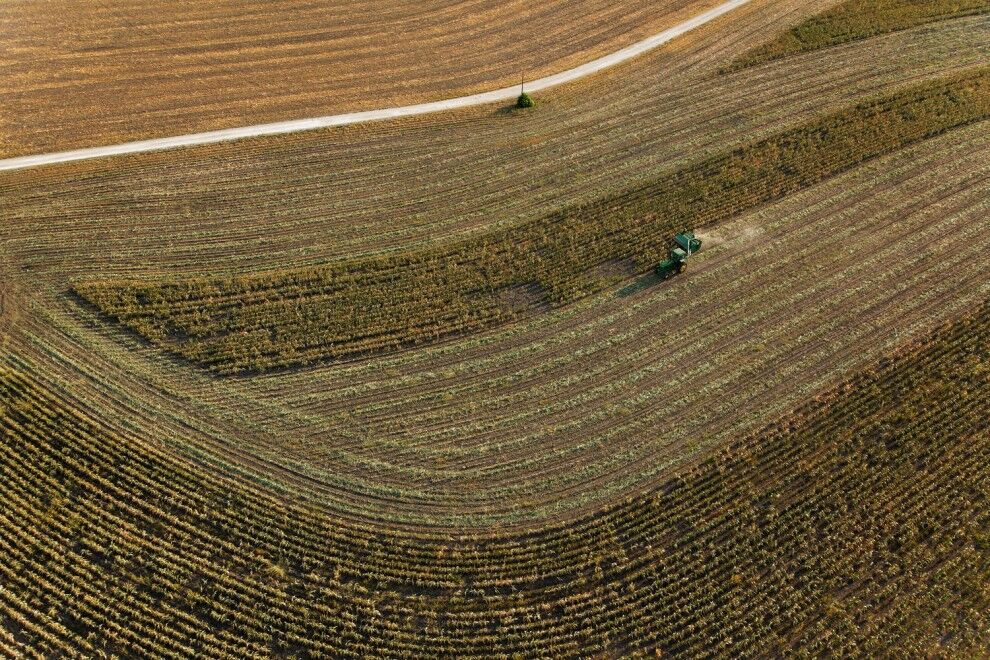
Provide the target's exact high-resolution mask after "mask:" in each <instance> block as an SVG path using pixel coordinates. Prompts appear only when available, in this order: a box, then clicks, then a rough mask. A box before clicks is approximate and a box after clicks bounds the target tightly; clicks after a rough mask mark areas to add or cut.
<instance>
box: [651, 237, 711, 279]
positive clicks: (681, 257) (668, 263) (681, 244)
mask: <svg viewBox="0 0 990 660" xmlns="http://www.w3.org/2000/svg"><path fill="white" fill-rule="evenodd" d="M674 242H675V243H677V247H673V248H671V249H670V256H669V257H667V258H666V259H664V260H663V261H661V262H660V263H659V264H657V275H659V276H660V279H663V280H665V279H667V278H668V277H671V276H672V275H677V274H678V273H683V272H684V267H685V266H686V265H687V260H688V258H689V257H690V256H691V255H692V254H694V253H695V252H697V251H698V250H700V249H701V239H700V238H695V236H694V232H690V231H686V232H682V233H680V234H678V235H677V236H674Z"/></svg>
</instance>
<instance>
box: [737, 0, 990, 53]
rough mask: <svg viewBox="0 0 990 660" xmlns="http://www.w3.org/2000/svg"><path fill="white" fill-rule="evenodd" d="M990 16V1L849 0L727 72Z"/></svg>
mask: <svg viewBox="0 0 990 660" xmlns="http://www.w3.org/2000/svg"><path fill="white" fill-rule="evenodd" d="M988 12H990V0H847V1H846V2H844V3H842V4H840V5H839V6H837V7H835V8H833V9H830V10H828V11H826V12H823V13H821V14H818V15H817V16H813V17H811V18H809V19H808V20H806V21H804V22H803V23H801V24H800V25H797V26H795V27H793V28H791V29H790V30H788V31H787V32H785V33H784V34H782V35H780V36H779V37H777V38H776V39H774V40H772V41H770V42H768V43H766V44H763V45H762V46H757V47H756V48H753V49H752V50H750V51H748V52H746V53H744V54H743V55H741V56H740V57H738V58H737V59H736V60H734V61H733V62H732V64H730V65H729V66H728V67H727V68H726V69H725V70H726V71H737V70H739V69H743V68H745V67H748V66H754V65H756V64H762V63H764V62H770V61H773V60H779V59H782V58H785V57H787V56H789V55H796V54H798V53H807V52H810V51H814V50H819V49H822V48H828V47H829V46H836V45H838V44H844V43H848V42H850V41H858V40H860V39H867V38H869V37H875V36H878V35H881V34H887V33H889V32H896V31H898V30H907V29H909V28H913V27H917V26H919V25H925V24H926V23H934V22H936V21H943V20H946V19H950V18H961V17H963V16H972V15H975V14H985V13H988Z"/></svg>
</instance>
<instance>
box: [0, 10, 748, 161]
mask: <svg viewBox="0 0 990 660" xmlns="http://www.w3.org/2000/svg"><path fill="white" fill-rule="evenodd" d="M748 2H750V0H728V1H727V2H723V3H722V4H720V5H718V6H717V7H714V8H712V9H709V10H708V11H706V12H703V13H701V14H698V15H697V16H695V17H694V18H691V19H689V20H686V21H684V22H683V23H680V24H678V25H675V26H674V27H672V28H670V29H668V30H664V31H663V32H660V33H659V34H655V35H653V36H652V37H649V38H648V39H644V40H643V41H640V42H638V43H635V44H633V45H631V46H628V47H626V48H623V49H622V50H618V51H616V52H614V53H612V54H610V55H606V56H604V57H600V58H598V59H596V60H592V61H590V62H587V63H585V64H582V65H581V66H578V67H574V68H573V69H568V70H567V71H562V72H561V73H557V74H554V75H552V76H546V77H544V78H540V79H538V80H533V81H531V82H528V83H526V88H527V90H528V91H531V92H538V91H540V90H544V89H548V88H550V87H556V86H557V85H563V84H565V83H569V82H572V81H574V80H578V79H580V78H584V77H586V76H590V75H592V74H594V73H598V72H599V71H602V70H604V69H607V68H609V67H612V66H615V65H616V64H621V63H622V62H625V61H627V60H631V59H633V58H634V57H638V56H639V55H642V54H643V53H646V52H649V51H651V50H653V49H655V48H658V47H659V46H662V45H663V44H666V43H668V42H669V41H672V40H673V39H676V38H677V37H679V36H681V35H683V34H686V33H688V32H690V31H691V30H694V29H695V28H698V27H701V26H702V25H705V24H706V23H709V22H711V21H713V20H715V19H716V18H718V17H720V16H722V15H723V14H727V13H729V12H730V11H732V10H734V9H737V8H738V7H741V6H743V5H745V4H746V3H748ZM518 90H519V88H518V87H516V86H515V85H513V86H512V87H503V88H502V89H498V90H495V91H491V92H483V93H480V94H471V95H469V96H460V97H457V98H452V99H445V100H442V101H432V102H430V103H419V104H416V105H406V106H400V107H395V108H383V109H380V110H367V111H364V112H350V113H345V114H339V115H328V116H325V117H311V118H308V119H296V120H292V121H282V122H274V123H269V124H257V125H254V126H242V127H240V128H227V129H223V130H219V131H208V132H205V133H191V134H189V135H177V136H174V137H167V138H155V139H152V140H139V141H136V142H125V143H123V144H115V145H108V146H104V147H91V148H87V149H75V150H72V151H62V152H56V153H49V154H37V155H34V156H20V157H17V158H7V159H4V160H0V171H3V170H20V169H25V168H28V167H36V166H39V165H53V164H56V163H68V162H72V161H77V160H89V159H93V158H105V157H109V156H122V155H125V154H134V153H143V152H148V151H163V150H166V149H175V148H178V147H189V146H194V145H202V144H214V143H217V142H228V141H231V140H240V139H243V138H249V137H261V136H267V135H284V134H287V133H298V132H300V131H311V130H316V129H320V128H332V127H335V126H346V125H349V124H359V123H363V122H369V121H381V120H386V119H397V118H400V117H412V116H416V115H425V114H430V113H434V112H441V111H444V110H458V109H461V108H469V107H473V106H479V105H487V104H490V103H499V102H502V101H507V100H510V99H514V98H515V97H516V95H517V93H518Z"/></svg>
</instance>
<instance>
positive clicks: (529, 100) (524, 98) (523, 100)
mask: <svg viewBox="0 0 990 660" xmlns="http://www.w3.org/2000/svg"><path fill="white" fill-rule="evenodd" d="M535 105H536V101H534V100H533V97H532V96H530V95H529V94H527V93H526V92H523V93H522V94H520V95H519V98H518V99H516V107H517V108H532V107H533V106H535Z"/></svg>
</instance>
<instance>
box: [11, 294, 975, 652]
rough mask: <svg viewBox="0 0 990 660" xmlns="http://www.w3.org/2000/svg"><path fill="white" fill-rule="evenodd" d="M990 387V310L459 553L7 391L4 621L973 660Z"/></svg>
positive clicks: (591, 648)
mask: <svg viewBox="0 0 990 660" xmlns="http://www.w3.org/2000/svg"><path fill="white" fill-rule="evenodd" d="M988 363H990V305H983V306H981V308H980V309H979V310H978V311H977V312H976V313H975V314H973V315H971V316H970V317H968V318H966V319H964V320H963V321H961V322H958V323H956V324H953V325H951V326H949V327H947V328H945V329H944V330H942V331H941V332H940V333H939V334H937V335H936V336H935V337H933V338H931V339H930V340H929V341H927V342H926V343H925V344H924V345H923V346H920V347H914V348H912V349H911V350H910V351H906V352H904V353H902V354H900V355H898V356H896V357H894V358H893V359H890V360H885V361H884V362H883V363H881V364H880V365H878V366H877V368H875V369H872V370H869V371H867V372H864V373H862V374H860V375H859V376H857V377H856V378H854V379H853V380H851V381H849V382H848V383H846V384H845V385H844V386H842V387H840V388H839V389H837V390H836V391H834V392H832V393H830V394H829V395H828V396H825V397H822V398H820V399H819V400H817V401H815V402H813V403H811V404H808V405H807V406H805V407H804V408H803V409H801V410H799V411H797V412H796V413H795V414H793V415H792V416H791V417H790V418H789V419H788V420H786V421H784V422H783V423H781V424H779V425H775V426H774V427H772V428H768V429H765V430H764V431H763V432H762V433H760V434H757V435H755V436H754V437H752V438H750V439H748V440H746V441H743V442H740V443H737V444H736V445H734V446H732V447H730V448H727V449H726V450H724V451H723V452H720V453H719V454H718V455H717V456H715V457H712V458H710V459H708V460H706V461H704V462H703V463H701V464H699V465H698V466H696V467H695V468H693V469H691V470H689V471H686V472H684V473H682V474H681V475H680V476H678V477H674V478H672V479H671V480H669V481H667V482H666V483H664V484H663V485H662V486H660V487H659V488H658V489H656V490H655V491H654V492H652V493H650V494H648V495H646V496H642V497H637V498H633V499H631V500H629V501H628V502H626V503H624V504H622V505H620V506H617V507H615V508H613V509H611V510H608V511H605V512H602V513H600V514H597V515H595V516H591V517H589V518H586V519H584V520H582V521H578V522H577V523H575V524H570V525H567V526H563V527H551V528H548V529H546V530H544V531H542V532H535V533H531V534H526V535H501V536H493V537H489V538H474V539H472V538H470V537H464V538H459V539H456V540H450V539H449V538H447V539H444V538H431V537H429V536H421V535H417V536H410V535H407V534H404V533H401V532H381V531H379V532H376V531H373V530H370V529H368V530H364V529H362V528H361V527H360V526H356V525H353V524H349V523H344V522H341V521H338V520H334V519H332V518H329V517H327V516H326V515H325V514H321V513H320V512H318V511H314V510H306V509H300V508H298V507H295V506H294V505H291V504H287V503H285V502H280V501H278V500H274V499H271V498H270V497H269V496H267V495H265V494H264V493H262V492H259V491H254V490H252V489H250V488H248V487H245V486H244V485H243V484H240V483H238V482H232V481H228V480H226V479H223V478H216V477H215V476H213V477H211V476H210V475H209V474H208V473H205V472H203V471H201V470H199V469H198V468H195V467H193V466H191V465H187V464H183V463H180V462H175V461H174V459H171V458H169V457H168V456H167V455H166V454H162V453H161V452H160V451H159V450H157V449H156V448H155V447H154V446H153V445H148V444H146V443H143V442H141V441H139V440H137V439H134V438H130V437H126V436H119V435H115V434H109V433H107V432H106V431H104V430H103V429H101V427H100V426H99V425H98V424H96V423H95V422H94V421H93V420H91V419H88V418H87V416H86V415H85V414H82V413H80V412H78V411H74V410H72V409H71V408H68V407H67V405H66V403H65V402H61V403H60V402H59V401H57V400H56V399H55V398H53V397H52V396H51V395H50V394H47V393H46V392H45V391H44V390H43V389H42V388H41V387H40V385H39V384H37V383H35V382H33V381H32V380H31V379H29V378H27V377H25V376H23V375H20V374H18V373H16V372H12V371H9V370H4V371H3V373H2V376H0V401H2V410H0V429H2V435H0V438H2V446H0V450H2V455H0V477H2V479H0V499H2V501H3V502H4V503H5V507H4V511H3V512H2V514H0V516H2V523H3V525H4V529H5V530H8V534H6V535H5V536H4V537H3V539H0V556H2V557H3V559H4V561H3V562H0V570H2V571H3V573H4V583H5V584H6V585H7V587H8V588H7V589H5V590H4V591H3V592H0V608H2V609H0V617H2V619H3V622H4V625H3V628H4V629H5V630H6V631H8V632H9V634H10V635H11V636H13V637H14V638H15V639H16V640H17V641H18V642H22V643H28V644H30V645H31V646H32V647H34V648H35V649H36V650H38V651H39V652H42V653H45V652H53V653H58V652H65V651H70V650H75V651H78V652H82V653H92V652H93V651H94V650H106V651H110V652H116V653H120V654H134V653H138V652H141V651H144V652H150V653H155V654H160V655H169V654H188V653H190V652H194V653H201V654H205V655H210V656H215V657H221V656H227V657H234V656H239V655H240V656H243V655H252V654H267V653H296V654H298V653H305V652H311V653H323V654H329V653H336V654H340V655H361V654H373V655H390V656H402V655H406V656H412V655H423V654H426V655H436V654H448V653H451V654H452V653H457V654H461V655H466V656H471V655H483V654H488V653H493V652H495V653H512V652H520V653H523V654H527V655H538V654H547V653H549V654H552V655H557V656H569V655H576V654H579V653H581V654H587V653H594V652H602V653H623V652H628V651H631V650H635V649H637V648H658V649H660V650H662V651H664V652H668V653H699V652H716V653H722V654H733V655H739V654H747V655H748V654H778V653H782V652H787V650H788V649H790V650H792V651H793V650H802V649H803V650H805V651H807V652H811V653H814V654H821V653H850V652H854V650H855V652H858V653H870V652H878V651H883V650H891V649H893V648H900V649H901V651H902V652H905V653H912V654H916V653H920V654H924V653H927V652H931V651H932V650H934V649H935V648H937V645H938V644H939V643H940V641H941V642H944V643H948V644H950V645H952V646H950V647H949V648H955V649H956V650H957V651H966V650H969V651H970V652H972V651H974V650H976V649H978V648H984V646H983V645H985V644H987V643H988V640H987V639H986V638H985V635H986V623H987V622H986V616H987V614H986V613H987V612H988V611H990V610H988V608H987V605H988V603H987V602H986V597H987V596H986V593H985V590H983V589H974V588H972V587H971V585H972V584H979V583H980V581H981V580H985V579H986V577H987V575H986V570H987V568H986V567H988V566H990V536H988V534H990V513H988V510H987V498H988V496H990V467H988V466H990V428H988V422H987V416H986V411H987V410H988V409H990V373H988V372H987V369H986V365H987V364H988ZM945 420H951V423H946V422H945ZM947 632H951V633H952V636H951V637H947V636H946V633H947ZM946 640H947V641H946ZM974 644H978V645H979V646H971V645H974Z"/></svg>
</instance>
